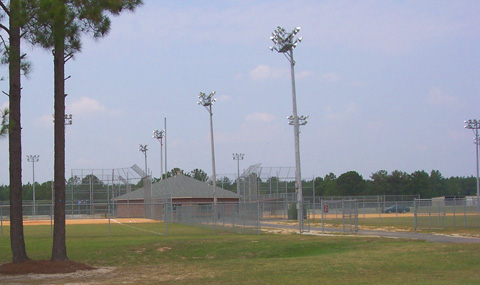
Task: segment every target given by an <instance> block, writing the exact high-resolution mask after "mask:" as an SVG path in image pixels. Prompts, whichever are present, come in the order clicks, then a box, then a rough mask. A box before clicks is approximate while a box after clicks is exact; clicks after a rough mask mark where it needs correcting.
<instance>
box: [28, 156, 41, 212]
mask: <svg viewBox="0 0 480 285" xmlns="http://www.w3.org/2000/svg"><path fill="white" fill-rule="evenodd" d="M39 159H40V155H37V154H35V155H27V161H28V162H31V163H32V168H33V171H32V172H33V215H34V216H35V214H36V209H35V162H38V160H39Z"/></svg>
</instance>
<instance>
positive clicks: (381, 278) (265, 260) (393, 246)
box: [0, 223, 480, 284]
mask: <svg viewBox="0 0 480 285" xmlns="http://www.w3.org/2000/svg"><path fill="white" fill-rule="evenodd" d="M133 226H134V227H127V226H123V225H118V224H112V225H111V231H110V232H111V235H108V226H107V225H69V226H67V250H68V256H69V258H70V259H71V260H74V261H79V262H83V263H87V264H89V265H93V266H97V267H104V266H114V267H115V268H116V269H114V271H112V272H111V273H108V274H103V275H96V276H93V277H85V278H83V279H82V280H81V281H82V282H94V283H105V284H114V283H117V282H127V283H128V282H131V283H139V284H145V283H147V284H148V283H150V284H153V283H159V282H165V283H176V284H178V283H180V284H187V283H188V284H191V283H197V284H198V283H217V284H220V283H222V284H224V283H244V284H252V283H257V284H258V283H260V284H292V283H299V284H300V283H303V284H314V283H320V282H322V283H329V282H332V283H333V282H334V283H357V284H366V283H369V284H370V283H381V284H386V283H388V284H399V283H421V284H452V283H462V284H478V283H479V282H480V275H479V274H478V269H479V265H478V264H479V260H480V244H442V243H430V242H424V241H412V240H398V239H384V238H372V237H347V236H341V235H339V236H308V235H298V234H288V235H274V234H261V235H239V234H232V233H229V232H223V233H222V232H217V233H216V234H215V235H212V232H211V230H210V229H202V228H194V227H188V226H181V225H176V224H174V225H170V227H169V235H168V236H166V235H159V234H154V233H155V232H156V233H165V225H164V224H163V223H152V224H149V223H145V224H134V225H133ZM25 240H26V246H27V252H28V254H29V256H30V258H33V259H48V258H49V257H50V252H51V243H52V242H51V237H50V226H26V227H25ZM10 261H11V253H10V241H9V238H8V227H5V226H4V228H3V238H1V239H0V263H7V262H10ZM1 278H2V277H1V276H0V283H1V280H2V279H1ZM78 281H79V280H75V279H74V278H73V277H65V278H61V279H55V281H53V280H52V282H51V283H65V282H78Z"/></svg>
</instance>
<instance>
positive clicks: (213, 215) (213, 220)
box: [212, 204, 217, 235]
mask: <svg viewBox="0 0 480 285" xmlns="http://www.w3.org/2000/svg"><path fill="white" fill-rule="evenodd" d="M216 213H217V205H216V204H213V212H212V235H214V234H215V218H216V217H215V214H216Z"/></svg>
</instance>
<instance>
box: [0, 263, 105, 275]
mask: <svg viewBox="0 0 480 285" xmlns="http://www.w3.org/2000/svg"><path fill="white" fill-rule="evenodd" d="M94 269H96V268H95V267H92V266H89V265H86V264H83V263H79V262H75V261H70V260H66V261H51V260H27V261H25V262H22V263H5V264H2V265H0V274H1V275H23V274H30V273H33V274H57V273H72V272H76V271H79V270H94Z"/></svg>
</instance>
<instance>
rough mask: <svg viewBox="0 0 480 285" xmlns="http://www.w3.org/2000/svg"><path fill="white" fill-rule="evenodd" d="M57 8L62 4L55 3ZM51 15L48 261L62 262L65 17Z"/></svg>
mask: <svg viewBox="0 0 480 285" xmlns="http://www.w3.org/2000/svg"><path fill="white" fill-rule="evenodd" d="M59 5H64V4H63V1H59ZM59 10H60V11H61V12H60V13H58V14H57V15H55V23H54V33H55V52H54V58H53V64H54V93H55V94H54V110H55V126H54V137H55V139H54V140H55V146H54V149H55V155H54V156H55V159H54V180H55V187H54V188H55V204H54V227H53V248H52V258H51V259H52V260H56V261H64V260H68V258H67V248H66V244H65V238H66V237H65V79H64V78H65V60H64V58H65V21H64V19H65V14H64V13H62V12H64V9H59Z"/></svg>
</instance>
